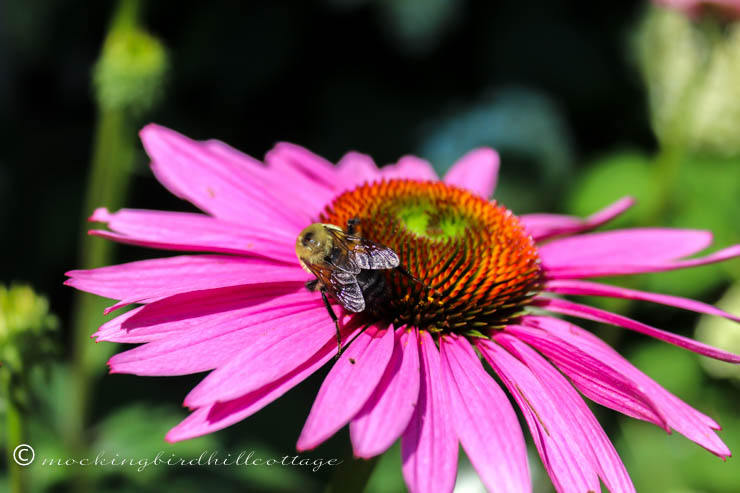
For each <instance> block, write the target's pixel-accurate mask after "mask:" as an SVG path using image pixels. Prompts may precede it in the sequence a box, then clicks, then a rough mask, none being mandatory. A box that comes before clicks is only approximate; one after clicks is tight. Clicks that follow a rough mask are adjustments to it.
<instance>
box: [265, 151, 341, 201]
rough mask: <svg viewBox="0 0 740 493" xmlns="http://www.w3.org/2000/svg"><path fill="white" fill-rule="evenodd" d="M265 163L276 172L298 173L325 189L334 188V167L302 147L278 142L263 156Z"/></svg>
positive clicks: (335, 174) (335, 177)
mask: <svg viewBox="0 0 740 493" xmlns="http://www.w3.org/2000/svg"><path fill="white" fill-rule="evenodd" d="M265 162H266V163H267V165H268V166H269V167H270V168H272V169H274V170H275V171H276V172H279V173H286V174H291V172H295V171H298V172H299V173H301V174H303V175H304V176H306V177H308V178H310V179H311V180H313V181H316V182H319V183H321V184H323V185H324V186H326V187H327V188H330V189H333V188H335V183H336V181H337V172H336V169H335V168H334V165H333V164H331V163H330V162H329V161H327V160H326V159H324V158H322V157H321V156H318V155H316V154H314V153H313V152H311V151H309V150H308V149H306V148H304V147H301V146H298V145H295V144H290V143H288V142H278V143H277V144H275V147H273V148H272V149H271V150H270V151H269V152H268V153H267V154H266V155H265Z"/></svg>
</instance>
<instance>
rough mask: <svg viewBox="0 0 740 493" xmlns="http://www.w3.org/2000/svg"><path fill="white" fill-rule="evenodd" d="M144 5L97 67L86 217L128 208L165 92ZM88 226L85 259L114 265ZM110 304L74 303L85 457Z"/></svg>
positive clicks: (131, 10)
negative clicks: (146, 126)
mask: <svg viewBox="0 0 740 493" xmlns="http://www.w3.org/2000/svg"><path fill="white" fill-rule="evenodd" d="M140 11H141V1H140V0H119V2H118V4H117V6H116V10H115V11H114V13H113V18H112V21H111V25H110V28H109V30H108V34H107V36H106V41H105V42H104V44H103V49H102V52H101V54H100V59H99V61H98V64H97V66H96V72H95V83H96V86H97V106H98V119H97V125H96V129H95V135H94V138H93V150H92V159H91V167H90V174H89V178H88V184H87V192H86V196H85V205H84V207H85V209H84V217H85V218H87V217H89V216H90V214H91V213H92V212H93V210H94V209H95V208H96V207H101V206H106V207H108V208H110V209H119V208H121V207H122V206H123V202H124V200H125V197H126V194H127V192H128V188H129V183H130V180H131V174H132V171H133V169H134V165H135V160H136V153H137V141H136V129H137V126H138V123H139V121H140V120H141V118H142V116H143V115H144V114H145V113H146V111H147V110H149V109H151V107H152V106H153V104H154V101H155V100H156V99H157V98H156V96H158V95H159V93H158V92H156V91H155V90H154V89H152V88H153V87H156V86H157V83H158V81H159V80H160V79H161V76H162V75H163V73H164V70H165V65H166V57H165V54H164V52H163V50H161V46H160V45H159V43H158V41H156V40H155V39H154V38H152V37H151V36H149V35H148V34H146V33H145V32H144V30H143V28H142V27H141V25H140V21H139V15H140ZM153 54H154V56H153ZM147 91H149V92H147ZM87 229H88V228H87V224H86V221H84V225H83V233H82V239H81V243H80V253H79V265H80V266H81V267H82V268H85V269H91V268H96V267H101V266H103V265H106V264H110V263H111V260H112V257H113V243H111V242H109V241H105V240H103V239H101V238H95V237H90V236H88V235H87V234H86V230H87ZM107 304H109V301H108V300H105V299H102V298H98V297H96V296H93V295H90V294H79V295H78V296H77V299H76V305H75V307H74V315H73V330H74V336H73V341H72V363H71V375H70V390H69V399H68V406H69V409H68V410H67V412H66V423H65V425H66V426H65V429H64V434H65V440H66V442H67V445H68V447H69V449H70V453H73V454H76V455H77V456H84V455H85V453H86V448H87V438H86V436H85V435H86V430H87V421H88V414H89V397H90V388H91V385H92V383H93V381H94V378H95V376H97V375H99V374H100V373H102V370H103V369H104V368H105V365H104V361H105V359H106V358H107V357H108V356H109V355H110V354H111V352H112V351H113V346H112V345H108V346H109V347H107V348H106V349H107V351H105V350H104V349H103V348H101V347H100V346H97V347H96V346H94V345H93V344H91V341H90V334H91V333H92V332H93V331H94V329H95V328H96V327H98V326H100V325H101V323H102V322H103V320H104V318H103V309H104V308H105V306H106V305H107ZM93 348H95V350H94V351H93V350H92V349H93ZM73 489H74V491H77V492H83V491H85V490H89V489H90V486H89V485H88V484H87V479H86V477H85V475H84V468H80V469H79V470H78V471H77V476H76V477H75V484H74V488H73Z"/></svg>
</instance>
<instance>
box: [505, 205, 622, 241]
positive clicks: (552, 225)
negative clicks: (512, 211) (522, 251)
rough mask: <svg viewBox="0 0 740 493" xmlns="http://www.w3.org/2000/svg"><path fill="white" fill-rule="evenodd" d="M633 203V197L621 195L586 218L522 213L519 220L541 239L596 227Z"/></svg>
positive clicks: (536, 237) (536, 238)
mask: <svg viewBox="0 0 740 493" xmlns="http://www.w3.org/2000/svg"><path fill="white" fill-rule="evenodd" d="M634 203H635V199H634V198H632V197H622V198H621V199H619V200H617V201H616V202H614V203H613V204H610V205H608V206H607V207H605V208H604V209H601V210H600V211H598V212H595V213H594V214H592V215H590V216H588V217H587V218H586V219H581V218H580V217H575V216H562V215H559V214H524V215H521V216H519V220H520V221H521V222H522V224H523V225H524V228H525V229H526V230H527V232H528V233H529V234H530V235H532V237H533V238H534V239H535V240H537V241H542V240H545V239H547V238H552V237H553V236H561V235H569V234H574V233H581V232H583V231H588V230H591V229H594V228H597V227H599V226H601V225H602V224H605V223H607V222H609V221H611V220H612V219H614V218H615V217H617V216H619V215H621V214H622V213H623V212H624V211H626V210H627V209H629V208H630V207H632V206H633V205H634Z"/></svg>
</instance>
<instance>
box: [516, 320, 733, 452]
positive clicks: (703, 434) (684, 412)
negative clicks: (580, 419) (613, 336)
mask: <svg viewBox="0 0 740 493" xmlns="http://www.w3.org/2000/svg"><path fill="white" fill-rule="evenodd" d="M527 323H528V324H533V325H536V326H537V327H540V328H542V329H544V330H547V331H548V332H551V333H553V334H555V335H556V336H557V337H560V338H561V339H563V340H565V341H567V342H569V343H571V344H573V345H574V346H577V347H580V348H581V349H582V350H583V351H586V352H588V353H589V354H591V355H592V356H593V357H594V358H597V359H599V360H601V361H602V362H604V364H606V365H608V366H610V367H612V368H613V369H615V370H616V371H618V372H620V373H622V374H623V375H625V376H626V377H627V378H629V379H630V380H633V381H634V382H636V383H638V384H639V385H640V386H641V387H643V388H644V389H645V391H646V392H648V393H649V394H650V395H651V396H653V402H655V404H656V405H657V406H659V408H660V410H661V412H662V414H663V416H665V417H666V420H667V422H668V425H669V426H670V427H671V428H673V429H674V430H676V431H678V432H679V433H681V434H682V435H684V436H685V437H686V438H688V439H689V440H692V441H694V442H696V443H697V444H699V445H701V446H702V447H704V448H706V449H707V450H709V451H710V452H712V453H713V454H716V455H718V456H719V457H722V458H726V457H729V456H730V450H729V449H728V448H727V446H726V445H725V444H724V443H722V440H720V439H719V437H717V434H716V433H714V432H713V431H712V430H717V429H719V425H718V424H717V423H716V422H715V421H714V420H713V419H712V418H710V417H709V416H706V415H705V414H703V413H701V412H699V411H697V410H696V409H694V408H692V407H691V406H689V405H688V404H686V403H684V402H683V401H681V400H680V399H679V398H677V397H676V396H674V395H673V394H671V393H670V392H668V391H667V390H665V389H664V388H663V387H661V386H660V385H659V384H658V383H656V382H655V381H654V380H653V379H651V378H650V377H648V376H647V375H645V374H644V373H642V372H641V371H640V370H638V369H637V368H635V367H634V366H633V365H632V364H631V363H630V362H629V361H627V360H626V359H624V358H623V357H622V356H620V355H619V353H617V352H616V351H615V350H614V349H612V348H611V346H609V345H608V344H606V343H605V342H604V341H602V340H601V339H599V338H598V337H596V336H595V335H593V334H592V333H590V332H588V331H587V330H584V329H582V328H580V327H578V326H577V325H574V324H571V323H569V322H566V321H565V320H560V319H557V318H552V317H527ZM566 373H567V371H566ZM605 405H607V406H608V404H605ZM608 407H612V406H608ZM615 409H616V408H615ZM616 410H617V411H620V409H616Z"/></svg>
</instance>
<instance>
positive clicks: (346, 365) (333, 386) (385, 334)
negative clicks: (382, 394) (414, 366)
mask: <svg viewBox="0 0 740 493" xmlns="http://www.w3.org/2000/svg"><path fill="white" fill-rule="evenodd" d="M394 341H395V334H394V331H393V329H390V328H387V327H378V328H376V327H371V328H369V329H367V330H366V331H365V332H363V333H362V334H360V335H359V336H358V337H357V339H356V340H355V341H354V342H352V344H351V345H350V346H349V347H348V348H347V349H346V350H345V351H344V352H343V353H342V355H341V356H340V357H339V360H338V361H337V362H336V363H335V364H334V366H333V367H332V369H331V371H329V374H328V375H327V376H326V378H325V379H324V383H322V384H321V388H320V389H319V393H318V395H317V396H316V400H315V401H314V403H313V406H312V407H311V412H310V413H309V415H308V418H307V419H306V423H305V424H304V426H303V431H301V435H300V437H299V438H298V444H297V445H296V447H297V448H298V450H309V449H312V448H315V447H317V446H318V445H320V444H321V443H322V442H324V440H326V439H327V438H329V437H330V436H332V435H333V434H334V433H336V432H337V431H339V429H340V428H342V427H343V426H344V425H345V424H347V423H349V421H350V420H351V419H352V418H353V417H354V416H355V415H356V414H357V413H358V412H359V411H360V410H361V409H362V407H363V406H364V405H365V403H366V402H367V400H368V399H369V398H370V396H371V395H372V393H373V391H374V390H375V389H376V387H377V386H378V382H379V381H380V379H381V377H382V376H383V374H384V373H385V369H386V367H387V366H388V362H389V361H390V359H391V355H392V354H393V345H394Z"/></svg>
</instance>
